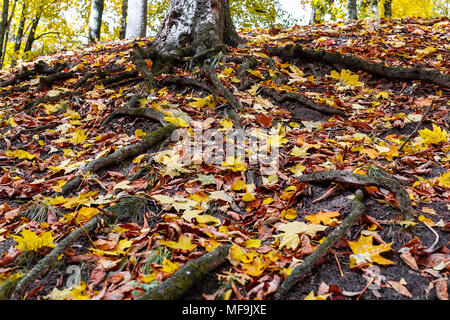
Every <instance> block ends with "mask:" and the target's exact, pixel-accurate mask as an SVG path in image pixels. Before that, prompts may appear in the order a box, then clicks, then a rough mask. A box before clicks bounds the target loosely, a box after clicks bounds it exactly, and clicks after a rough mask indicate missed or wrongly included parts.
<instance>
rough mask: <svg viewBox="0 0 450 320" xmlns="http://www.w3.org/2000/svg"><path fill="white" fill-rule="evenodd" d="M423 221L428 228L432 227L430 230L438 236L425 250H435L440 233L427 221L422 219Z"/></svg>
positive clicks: (427, 251)
mask: <svg viewBox="0 0 450 320" xmlns="http://www.w3.org/2000/svg"><path fill="white" fill-rule="evenodd" d="M422 223H423V224H424V225H425V226H426V227H427V228H428V229H430V231H431V232H433V234H434V236H435V237H436V239H435V240H434V242H433V244H432V245H431V246H430V247H428V248H427V249H425V250H424V251H425V252H426V253H432V252H433V251H434V250H435V247H436V245H437V244H438V242H439V234H438V233H437V232H436V231H434V230H433V228H432V227H431V226H430V225H429V224H428V223H426V222H425V221H422Z"/></svg>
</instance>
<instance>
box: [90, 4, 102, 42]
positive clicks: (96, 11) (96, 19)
mask: <svg viewBox="0 0 450 320" xmlns="http://www.w3.org/2000/svg"><path fill="white" fill-rule="evenodd" d="M103 7H104V0H92V3H91V14H90V16H89V35H88V42H89V43H91V42H94V41H95V40H96V39H97V40H100V31H101V29H102V16H103Z"/></svg>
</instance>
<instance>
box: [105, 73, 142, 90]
mask: <svg viewBox="0 0 450 320" xmlns="http://www.w3.org/2000/svg"><path fill="white" fill-rule="evenodd" d="M138 76H139V73H138V71H137V70H131V71H124V72H121V73H119V74H115V75H113V76H111V77H107V78H106V79H104V80H103V81H102V84H103V85H104V86H105V87H106V86H109V85H111V84H113V83H116V82H119V81H122V80H127V79H131V78H136V77H138Z"/></svg>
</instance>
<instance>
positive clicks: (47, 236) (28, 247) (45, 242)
mask: <svg viewBox="0 0 450 320" xmlns="http://www.w3.org/2000/svg"><path fill="white" fill-rule="evenodd" d="M13 238H14V240H15V241H16V242H17V245H16V248H17V249H19V250H23V251H38V250H39V249H40V248H43V247H50V248H53V247H56V245H55V244H53V240H54V239H53V236H52V232H51V231H47V232H43V233H41V234H40V235H39V236H38V235H37V234H36V233H34V232H33V231H30V230H27V229H23V230H22V233H21V236H13Z"/></svg>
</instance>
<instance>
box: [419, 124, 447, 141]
mask: <svg viewBox="0 0 450 320" xmlns="http://www.w3.org/2000/svg"><path fill="white" fill-rule="evenodd" d="M419 135H420V137H422V139H423V142H424V143H425V144H440V143H445V142H446V141H447V137H448V133H447V131H446V130H445V129H441V128H440V127H438V126H437V125H435V124H433V130H430V129H423V130H419Z"/></svg>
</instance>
